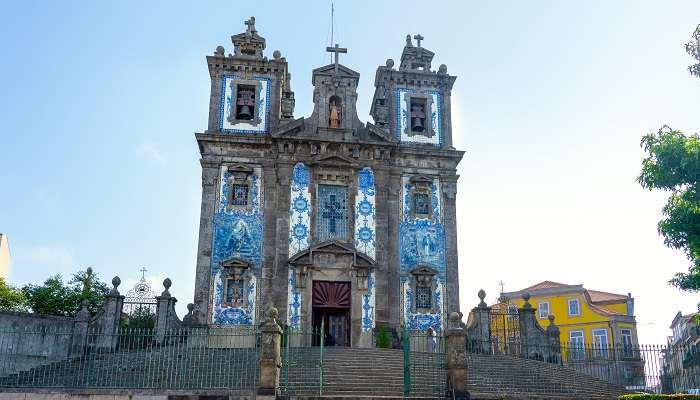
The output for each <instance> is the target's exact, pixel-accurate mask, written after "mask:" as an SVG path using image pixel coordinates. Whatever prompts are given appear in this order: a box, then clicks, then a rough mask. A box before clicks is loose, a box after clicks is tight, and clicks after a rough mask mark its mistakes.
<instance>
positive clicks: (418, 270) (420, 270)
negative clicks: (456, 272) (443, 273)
mask: <svg viewBox="0 0 700 400" xmlns="http://www.w3.org/2000/svg"><path fill="white" fill-rule="evenodd" d="M410 273H411V275H430V276H434V275H437V274H438V272H437V271H436V270H434V269H433V268H430V267H428V266H425V265H419V266H417V267H415V268H413V269H412V270H411V271H410Z"/></svg>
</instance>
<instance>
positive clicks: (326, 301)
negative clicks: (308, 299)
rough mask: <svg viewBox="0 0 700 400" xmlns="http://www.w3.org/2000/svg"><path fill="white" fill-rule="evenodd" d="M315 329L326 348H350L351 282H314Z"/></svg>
mask: <svg viewBox="0 0 700 400" xmlns="http://www.w3.org/2000/svg"><path fill="white" fill-rule="evenodd" d="M312 289H313V327H314V330H316V331H319V330H320V329H321V327H323V334H324V335H323V336H322V337H323V338H324V339H317V341H319V343H316V344H320V340H324V345H326V346H350V303H351V293H350V282H328V281H314V282H313V288H312Z"/></svg>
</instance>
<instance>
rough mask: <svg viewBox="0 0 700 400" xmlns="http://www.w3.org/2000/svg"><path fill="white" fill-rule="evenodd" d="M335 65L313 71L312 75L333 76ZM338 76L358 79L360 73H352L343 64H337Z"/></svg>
mask: <svg viewBox="0 0 700 400" xmlns="http://www.w3.org/2000/svg"><path fill="white" fill-rule="evenodd" d="M335 74H336V72H335V64H328V65H325V66H323V67H318V68H316V69H314V70H313V75H335ZM338 76H341V77H346V78H357V79H359V78H360V73H359V72H357V71H353V70H351V69H350V68H348V67H346V66H344V65H343V64H338Z"/></svg>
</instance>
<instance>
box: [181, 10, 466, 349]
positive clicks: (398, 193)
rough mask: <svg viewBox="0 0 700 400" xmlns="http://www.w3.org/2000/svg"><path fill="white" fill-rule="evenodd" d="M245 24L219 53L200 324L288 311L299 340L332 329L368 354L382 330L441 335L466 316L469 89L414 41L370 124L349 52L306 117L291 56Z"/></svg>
mask: <svg viewBox="0 0 700 400" xmlns="http://www.w3.org/2000/svg"><path fill="white" fill-rule="evenodd" d="M245 24H246V30H245V32H243V33H240V34H237V35H234V36H232V37H231V39H232V42H233V47H234V50H233V54H228V55H227V54H226V53H225V49H224V48H223V47H221V46H219V47H218V48H217V49H216V51H215V53H214V55H211V56H208V57H207V65H208V67H209V75H210V76H211V96H210V100H209V123H208V126H207V129H206V130H205V131H204V132H202V133H196V138H197V143H198V145H199V150H200V153H201V166H202V205H201V217H200V231H199V249H198V255H197V269H196V282H195V296H194V299H195V312H196V315H197V319H198V322H199V323H201V324H208V325H213V326H238V327H240V326H253V325H257V324H259V323H260V321H261V318H262V317H263V316H262V311H263V310H265V309H266V308H268V307H270V306H275V307H277V308H278V309H279V310H280V316H281V322H282V323H286V325H287V326H288V327H289V329H299V330H306V329H312V328H318V327H320V326H321V323H322V321H323V324H324V327H325V330H326V332H327V333H328V334H330V335H333V337H334V338H335V341H336V343H337V344H338V345H344V346H353V347H364V346H370V345H371V344H372V337H373V331H374V329H375V328H376V327H378V326H386V327H388V328H394V329H403V328H404V327H405V328H407V329H409V330H427V328H428V327H432V328H433V329H435V330H436V331H442V330H443V329H445V327H446V318H447V315H449V313H450V312H452V311H459V286H458V262H457V235H456V233H457V231H456V209H455V197H456V188H457V179H458V176H457V174H456V167H457V164H458V163H459V162H460V160H461V159H462V156H463V154H464V152H462V151H459V150H456V149H455V148H454V147H453V145H452V122H451V118H450V116H451V106H450V96H451V90H452V86H453V84H454V82H455V79H456V77H455V76H452V75H449V74H448V73H447V67H446V66H445V65H444V64H443V65H440V67H439V68H437V70H435V69H434V67H433V56H434V53H433V52H431V51H429V50H428V49H426V48H424V47H422V40H423V37H421V36H420V35H416V36H414V37H411V36H410V35H408V36H406V39H405V45H404V48H403V52H402V54H401V59H400V62H399V65H398V66H396V65H395V64H394V61H393V60H391V59H389V60H387V61H386V63H385V64H384V65H382V66H379V67H378V68H377V71H376V74H375V78H374V86H375V92H374V96H373V98H372V99H371V102H372V103H371V111H370V114H371V116H372V119H373V121H374V122H373V123H370V122H366V123H363V122H362V121H361V120H360V118H359V116H358V115H357V109H356V104H357V101H358V99H357V87H358V82H359V79H360V74H359V73H358V72H356V71H354V70H352V69H350V68H349V67H347V66H345V65H342V64H341V63H340V62H339V55H340V53H345V52H347V50H346V49H343V48H341V47H339V46H338V45H335V46H334V47H329V48H327V49H326V50H327V51H329V52H332V53H334V55H335V62H334V63H331V64H329V65H325V66H321V67H319V68H316V69H314V70H313V71H312V84H313V86H314V91H313V103H314V108H313V112H312V113H311V115H310V116H308V117H300V116H296V115H294V106H295V99H294V92H293V91H292V87H291V76H290V73H289V71H288V64H287V60H286V59H285V58H284V57H282V55H281V53H280V52H279V51H274V52H273V53H272V58H268V57H267V56H266V55H265V48H266V42H265V38H264V37H262V36H261V35H260V33H259V32H258V30H257V27H256V25H255V19H254V18H252V17H251V19H250V20H248V21H246V23H245ZM366 101H369V99H367V100H366Z"/></svg>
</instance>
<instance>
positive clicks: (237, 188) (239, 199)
mask: <svg viewBox="0 0 700 400" xmlns="http://www.w3.org/2000/svg"><path fill="white" fill-rule="evenodd" d="M231 191H232V192H231V205H233V206H247V205H248V185H245V184H243V185H241V184H234V185H233V186H231Z"/></svg>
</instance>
